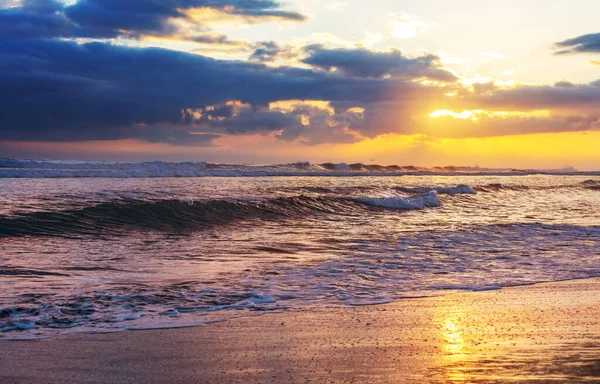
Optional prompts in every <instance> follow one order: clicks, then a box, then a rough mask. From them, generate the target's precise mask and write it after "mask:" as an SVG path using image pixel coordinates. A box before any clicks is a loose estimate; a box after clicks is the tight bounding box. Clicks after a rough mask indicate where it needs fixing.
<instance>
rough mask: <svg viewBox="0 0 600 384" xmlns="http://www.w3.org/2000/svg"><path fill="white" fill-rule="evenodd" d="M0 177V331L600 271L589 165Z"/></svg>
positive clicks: (293, 305) (40, 330) (598, 213)
mask: <svg viewBox="0 0 600 384" xmlns="http://www.w3.org/2000/svg"><path fill="white" fill-rule="evenodd" d="M44 164H46V163H44ZM13 165H14V164H13ZM26 165H27V166H34V165H35V166H36V167H37V166H39V167H41V168H39V169H42V170H43V164H42V165H39V164H25V165H23V168H22V169H23V170H25V171H27V170H30V168H27V167H25V166H26ZM46 165H47V164H46ZM69 166H70V165H68V164H67V165H65V166H64V168H65V169H66V170H67V171H69V172H71V171H73V170H75V171H77V172H84V171H87V170H86V169H85V167H88V166H89V164H88V165H86V164H83V165H82V164H75V165H72V166H71V168H69ZM185 166H187V167H189V168H195V167H197V166H198V164H195V163H190V164H188V165H178V167H179V169H178V170H177V172H180V171H181V168H182V167H185ZM205 166H206V168H207V169H209V168H210V169H214V170H216V171H219V172H221V171H227V172H230V171H232V172H233V170H232V169H230V168H231V167H233V166H227V165H210V164H205ZM320 166H322V167H323V168H324V169H327V171H328V172H338V171H340V170H339V168H340V167H341V166H339V165H335V164H325V165H320ZM48 167H49V165H48ZM104 167H105V168H107V169H108V171H110V172H113V171H114V169H113V170H111V169H112V168H114V165H105V166H104ZM111 167H112V168H111ZM144 167H146V168H145V171H144V172H150V171H152V172H154V170H155V169H157V168H161V167H165V165H164V164H156V163H148V164H146V165H144ZM286 167H295V168H297V169H299V170H302V171H306V170H307V169H312V168H314V167H315V166H313V165H310V164H297V165H288V166H286ZM55 168H56V167H54V168H52V172H55V171H56V169H55ZM329 168H331V169H330V170H329ZM348 168H350V171H348V170H345V171H344V170H342V171H340V172H363V171H364V170H365V169H366V170H367V171H369V172H372V171H374V168H372V167H371V169H369V168H366V167H364V166H363V165H360V164H351V165H349V166H348ZM105 170H106V169H105ZM378 171H386V172H388V171H389V170H378ZM452 171H453V172H454V171H456V170H452ZM44 172H45V171H44ZM169 172H171V171H169ZM279 175H280V174H279ZM179 176H181V175H179ZM2 181H3V182H2V187H1V188H0V284H1V286H2V289H3V293H2V295H0V338H34V337H43V336H49V335H55V334H58V333H67V332H80V331H90V330H91V331H104V330H119V329H145V328H156V327H177V326H187V325H197V324H202V323H205V322H209V321H217V320H226V319H229V318H231V317H233V316H240V315H244V314H248V313H250V312H254V313H262V312H265V311H270V310H295V309H299V308H309V307H325V306H343V305H365V304H377V303H383V302H390V301H392V300H396V299H399V298H402V297H411V296H426V295H440V294H445V293H447V292H455V291H460V290H485V289H499V288H501V287H503V286H507V285H519V284H531V283H535V282H540V281H553V280H559V279H560V280H562V279H573V278H584V277H589V276H600V259H599V258H600V227H599V225H600V209H598V207H599V205H600V194H599V193H598V192H599V190H600V189H598V188H597V187H598V185H600V184H599V182H600V180H598V179H596V178H591V179H590V176H588V175H586V176H548V175H537V176H531V175H529V176H489V175H488V176H482V175H479V176H473V175H469V176H439V175H437V176H418V177H417V176H405V175H404V176H398V177H390V176H389V175H386V176H385V177H375V176H364V177H343V176H338V177H331V175H328V176H327V177H317V176H315V175H312V176H311V177H304V176H302V177H298V176H294V177H240V176H239V175H238V176H236V177H231V178H227V177H218V178H211V177H201V178H197V177H189V178H187V177H178V178H143V177H133V178H120V179H115V178H106V179H100V178H85V179H79V178H78V179H75V178H55V179H44V180H39V179H34V178H23V179H15V178H6V179H3V180H2Z"/></svg>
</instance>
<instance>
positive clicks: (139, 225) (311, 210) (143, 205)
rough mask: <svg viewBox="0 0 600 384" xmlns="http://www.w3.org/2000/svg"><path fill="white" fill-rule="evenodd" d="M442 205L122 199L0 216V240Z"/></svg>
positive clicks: (411, 199) (409, 200) (420, 200)
mask: <svg viewBox="0 0 600 384" xmlns="http://www.w3.org/2000/svg"><path fill="white" fill-rule="evenodd" d="M439 204H440V202H439V200H438V198H437V194H436V193H435V192H430V193H427V194H423V195H417V196H408V197H386V198H370V197H365V198H342V197H308V196H303V195H301V196H294V197H280V198H274V199H267V200H239V199H238V200H235V199H231V200H209V201H198V202H194V201H182V200H158V201H143V200H125V201H111V202H105V203H100V204H97V205H92V206H87V207H83V208H80V209H70V210H59V211H43V212H28V213H21V214H17V215H12V216H0V238H2V237H24V236H57V237H66V238H69V237H79V236H82V235H83V236H85V235H90V236H98V235H120V234H127V233H129V232H131V231H135V230H154V231H164V232H175V233H182V232H183V233H185V232H191V231H197V230H202V229H208V228H214V227H216V226H222V225H227V224H231V223H234V222H241V221H249V220H257V219H258V220H269V219H270V220H276V219H285V218H294V217H298V216H306V215H310V214H331V215H356V214H359V213H360V211H361V210H365V209H371V210H372V209H376V208H377V207H380V208H390V209H399V210H414V209H423V208H426V207H436V206H438V205H439Z"/></svg>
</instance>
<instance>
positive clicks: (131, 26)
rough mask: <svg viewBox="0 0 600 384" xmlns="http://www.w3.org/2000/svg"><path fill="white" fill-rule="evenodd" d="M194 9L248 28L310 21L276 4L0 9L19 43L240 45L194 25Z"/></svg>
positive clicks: (4, 32) (208, 0) (109, 0)
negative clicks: (142, 40)
mask: <svg viewBox="0 0 600 384" xmlns="http://www.w3.org/2000/svg"><path fill="white" fill-rule="evenodd" d="M192 8H210V9H213V10H218V11H221V12H223V13H224V15H225V17H234V16H236V17H243V18H245V19H247V21H248V22H259V21H261V20H263V19H273V18H276V19H280V20H289V21H303V20H305V19H306V17H305V16H304V15H302V14H300V13H297V12H289V11H283V10H281V9H279V3H278V2H276V1H272V0H240V1H236V0H163V1H159V0H128V1H123V0H80V1H78V2H77V3H75V4H74V5H71V6H68V7H65V6H64V4H63V3H59V2H58V1H55V0H25V1H23V2H22V3H21V4H20V6H19V7H12V8H7V9H0V35H1V36H12V37H20V38H22V37H29V38H34V37H43V38H55V37H66V38H73V37H87V38H113V37H116V36H125V37H128V38H139V37H141V36H143V35H153V36H162V37H171V36H173V37H176V38H177V39H179V40H189V41H196V42H202V43H218V44H229V43H232V44H236V43H237V42H230V41H229V40H228V39H227V38H226V37H225V36H223V35H218V34H215V33H213V32H212V30H210V28H208V27H207V26H206V25H203V23H202V21H200V22H198V21H196V20H190V18H189V16H188V15H186V13H185V11H186V10H189V9H192ZM172 18H174V19H179V20H181V21H188V22H190V25H191V28H182V27H181V26H180V25H175V24H173V23H171V22H170V19H172Z"/></svg>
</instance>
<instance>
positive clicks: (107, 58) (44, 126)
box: [0, 39, 436, 141]
mask: <svg viewBox="0 0 600 384" xmlns="http://www.w3.org/2000/svg"><path fill="white" fill-rule="evenodd" d="M0 52H2V53H1V55H2V57H4V58H7V60H0V88H1V89H2V90H3V92H2V93H0V116H1V120H2V121H1V124H0V138H1V139H5V140H6V139H10V140H46V141H52V140H59V141H60V140H67V141H68V140H93V139H117V138H126V137H136V138H141V137H142V136H143V132H144V130H147V138H148V139H152V140H157V139H154V138H155V137H160V135H158V134H157V132H155V131H153V129H155V128H156V127H158V126H162V127H166V128H161V129H163V130H164V129H167V130H171V131H173V130H174V129H175V128H173V127H175V126H177V127H179V128H178V129H181V130H182V131H185V132H188V131H192V130H193V127H192V125H191V122H190V121H188V120H186V119H185V118H182V114H181V111H182V109H183V110H185V109H187V108H202V107H206V106H214V105H224V104H226V103H227V102H228V101H231V100H240V101H241V102H242V103H245V104H248V105H250V106H251V109H253V110H254V111H264V108H265V107H266V106H267V105H268V104H269V103H272V102H275V101H278V100H291V99H300V100H331V101H333V102H337V103H346V104H348V105H361V104H365V103H376V102H379V101H383V100H390V99H391V100H394V99H396V100H402V102H403V103H404V102H407V100H412V99H415V98H416V99H419V100H423V99H427V98H428V99H432V98H434V97H435V93H436V91H434V90H432V89H429V88H427V87H424V86H421V85H419V84H414V83H411V82H407V81H402V80H393V79H349V78H342V77H340V76H334V75H331V74H328V73H323V72H315V71H312V70H307V69H297V68H285V67H284V68H269V67H266V66H264V65H261V64H252V63H244V62H235V61H222V60H214V59H211V58H207V57H203V56H199V55H193V54H187V53H182V52H176V51H170V50H165V49H156V48H145V49H142V48H129V47H123V46H116V45H111V44H106V43H88V44H76V43H74V42H67V41H59V40H36V39H26V40H23V39H0ZM261 108H262V109H261ZM222 113H225V112H222ZM245 113H246V115H240V116H238V117H237V119H236V121H230V122H228V123H222V124H221V126H220V127H219V126H218V125H215V127H217V128H221V130H220V132H223V133H242V132H264V131H272V130H279V129H283V128H284V127H285V124H286V123H289V122H290V121H291V120H286V119H287V117H285V116H281V114H280V113H279V114H278V113H272V114H265V112H261V113H259V114H257V115H252V116H250V114H251V112H250V111H247V112H245ZM224 117H227V115H226V114H225V115H224ZM242 117H243V118H242ZM148 127H150V128H148ZM290 127H291V128H290V129H292V128H294V127H292V126H290ZM295 128H298V127H295ZM211 133H216V134H218V133H219V132H211ZM165 137H166V136H165ZM176 141H177V140H176Z"/></svg>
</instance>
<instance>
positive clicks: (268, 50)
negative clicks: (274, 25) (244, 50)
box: [249, 41, 296, 63]
mask: <svg viewBox="0 0 600 384" xmlns="http://www.w3.org/2000/svg"><path fill="white" fill-rule="evenodd" d="M252 49H253V52H252V53H251V54H250V57H249V59H250V60H252V61H259V62H263V63H266V62H271V61H274V60H276V59H280V58H281V59H288V60H289V59H294V58H296V54H295V53H294V52H292V49H291V48H290V47H282V46H280V45H279V44H277V43H276V42H274V41H261V42H258V43H255V44H253V45H252Z"/></svg>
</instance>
